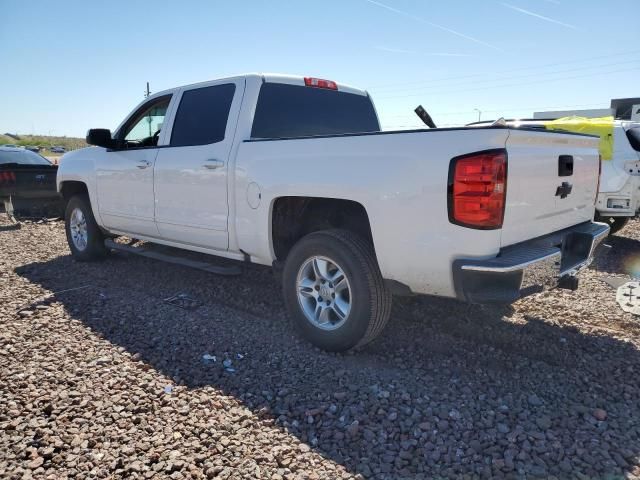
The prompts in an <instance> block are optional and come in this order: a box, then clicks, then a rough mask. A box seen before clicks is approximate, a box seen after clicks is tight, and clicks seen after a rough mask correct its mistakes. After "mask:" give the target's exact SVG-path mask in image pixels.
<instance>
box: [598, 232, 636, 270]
mask: <svg viewBox="0 0 640 480" xmlns="http://www.w3.org/2000/svg"><path fill="white" fill-rule="evenodd" d="M605 243H606V244H607V245H610V246H611V247H612V248H611V249H610V251H609V252H608V253H607V254H606V255H604V256H601V257H596V260H595V261H594V263H593V266H594V267H595V268H596V269H597V270H599V271H602V272H607V273H614V274H620V273H623V274H626V275H629V276H632V277H640V240H636V239H634V238H629V237H622V236H618V235H611V236H610V237H609V238H607V240H606V241H605Z"/></svg>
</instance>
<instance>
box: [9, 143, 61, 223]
mask: <svg viewBox="0 0 640 480" xmlns="http://www.w3.org/2000/svg"><path fill="white" fill-rule="evenodd" d="M57 171H58V166H57V165H53V164H52V163H51V162H50V161H49V160H47V159H46V158H44V157H43V156H41V155H38V154H37V153H35V152H31V151H29V150H27V149H24V148H14V147H0V205H4V209H5V211H6V212H7V213H8V214H9V215H11V216H14V217H33V216H40V217H45V216H46V217H49V216H60V215H61V213H62V201H61V198H60V196H59V195H58V193H57V191H56V173H57Z"/></svg>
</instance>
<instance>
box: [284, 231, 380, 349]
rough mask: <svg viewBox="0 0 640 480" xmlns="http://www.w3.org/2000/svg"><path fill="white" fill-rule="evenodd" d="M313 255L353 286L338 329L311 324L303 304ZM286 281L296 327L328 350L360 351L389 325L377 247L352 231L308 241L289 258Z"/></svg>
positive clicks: (312, 237) (288, 304) (287, 299)
mask: <svg viewBox="0 0 640 480" xmlns="http://www.w3.org/2000/svg"><path fill="white" fill-rule="evenodd" d="M314 256H321V257H326V258H328V259H331V260H332V261H334V262H335V263H336V264H337V265H339V266H340V268H341V269H342V271H343V272H344V275H345V276H346V278H347V280H348V282H349V287H350V304H351V310H350V312H349V314H348V315H347V316H346V319H345V320H344V323H342V325H340V326H339V327H337V328H335V329H333V330H324V329H322V328H320V327H319V326H316V325H315V324H314V323H312V321H311V320H309V319H308V318H307V316H306V315H305V313H304V310H303V307H302V305H301V301H299V299H298V291H297V279H298V274H299V272H300V271H301V269H302V267H303V266H304V265H305V263H306V262H307V261H308V260H309V259H311V258H312V257H314ZM282 280H283V293H284V299H285V304H286V307H287V311H288V313H289V316H290V317H291V319H292V320H293V323H294V324H295V326H296V327H297V329H298V330H299V331H300V333H301V334H302V336H303V337H304V338H305V339H307V340H308V341H309V342H311V343H312V344H313V345H315V346H317V347H319V348H321V349H323V350H328V351H334V352H341V351H346V350H349V349H352V348H355V347H361V346H363V345H365V344H367V343H369V342H371V341H372V340H373V339H374V338H376V337H377V336H378V335H379V334H380V333H381V332H382V330H383V329H384V327H385V325H386V324H387V321H388V320H389V314H390V312H391V293H390V292H389V290H388V289H387V288H386V286H385V284H384V280H383V279H382V274H381V273H380V269H379V268H378V263H377V261H376V258H375V255H374V252H373V248H372V247H371V246H370V245H369V244H368V243H367V242H366V241H365V240H364V239H362V238H361V237H359V236H358V235H356V234H354V233H352V232H349V231H347V230H323V231H319V232H314V233H311V234H309V235H307V236H305V237H303V238H302V239H301V240H300V241H299V242H298V243H296V244H295V245H294V247H293V248H292V249H291V252H290V253H289V255H288V256H287V259H286V262H285V265H284V271H283V275H282Z"/></svg>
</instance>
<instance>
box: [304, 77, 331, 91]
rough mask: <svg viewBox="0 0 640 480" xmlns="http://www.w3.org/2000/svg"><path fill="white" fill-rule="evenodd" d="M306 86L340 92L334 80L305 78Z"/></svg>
mask: <svg viewBox="0 0 640 480" xmlns="http://www.w3.org/2000/svg"><path fill="white" fill-rule="evenodd" d="M304 84H305V85H306V86H307V87H314V88H326V89H327V90H338V84H337V83H336V82H334V81H333V80H324V79H322V78H314V77H304Z"/></svg>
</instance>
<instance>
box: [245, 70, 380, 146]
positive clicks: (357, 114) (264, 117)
mask: <svg viewBox="0 0 640 480" xmlns="http://www.w3.org/2000/svg"><path fill="white" fill-rule="evenodd" d="M378 131H380V124H379V123H378V117H377V116H376V112H375V110H374V108H373V104H372V103H371V100H370V99H369V97H368V96H366V95H358V94H354V93H347V92H340V91H336V90H327V89H322V88H313V87H305V86H298V85H287V84H283V83H264V84H262V87H261V88H260V94H259V96H258V104H257V106H256V113H255V117H254V119H253V128H252V130H251V137H253V138H282V137H304V136H310V135H333V134H341V133H360V132H378Z"/></svg>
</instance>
